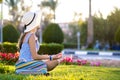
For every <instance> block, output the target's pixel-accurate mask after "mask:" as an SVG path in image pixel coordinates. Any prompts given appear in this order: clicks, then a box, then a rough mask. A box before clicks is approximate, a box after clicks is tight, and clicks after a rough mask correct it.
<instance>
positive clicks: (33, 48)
mask: <svg viewBox="0 0 120 80" xmlns="http://www.w3.org/2000/svg"><path fill="white" fill-rule="evenodd" d="M29 45H30V51H31V54H32V58H33V59H35V60H43V59H49V55H39V54H38V53H37V52H36V40H35V35H34V34H32V35H31V36H30V38H29Z"/></svg>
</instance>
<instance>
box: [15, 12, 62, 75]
mask: <svg viewBox="0 0 120 80" xmlns="http://www.w3.org/2000/svg"><path fill="white" fill-rule="evenodd" d="M40 19H41V15H40V12H27V13H25V14H24V15H23V18H22V22H23V23H24V33H23V35H22V36H21V37H20V40H19V49H20V56H19V60H18V61H17V62H16V73H17V74H47V71H51V70H53V69H54V68H55V67H56V66H57V65H58V64H59V63H60V58H61V57H62V54H61V53H59V54H56V55H39V54H38V53H37V51H38V50H39V43H38V40H37V37H36V35H35V33H36V31H37V28H39V24H40ZM48 35H49V34H48Z"/></svg>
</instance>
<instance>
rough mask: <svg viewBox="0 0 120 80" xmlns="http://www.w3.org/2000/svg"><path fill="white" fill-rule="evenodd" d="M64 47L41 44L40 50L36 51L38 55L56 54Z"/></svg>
mask: <svg viewBox="0 0 120 80" xmlns="http://www.w3.org/2000/svg"><path fill="white" fill-rule="evenodd" d="M63 48H64V46H63V45H62V44H57V43H49V44H45V43H44V44H41V45H40V50H39V51H38V53H39V54H49V55H51V54H57V53H59V52H61V51H62V49H63Z"/></svg>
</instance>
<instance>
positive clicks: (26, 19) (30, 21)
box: [22, 11, 41, 32]
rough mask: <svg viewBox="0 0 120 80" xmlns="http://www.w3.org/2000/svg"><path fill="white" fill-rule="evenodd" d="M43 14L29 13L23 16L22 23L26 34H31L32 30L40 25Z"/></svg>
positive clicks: (38, 12)
mask: <svg viewBox="0 0 120 80" xmlns="http://www.w3.org/2000/svg"><path fill="white" fill-rule="evenodd" d="M40 21H41V13H40V11H37V12H27V13H25V14H24V15H23V18H22V23H23V24H24V27H25V30H24V32H29V31H31V30H32V29H34V28H36V27H37V26H39V25H40Z"/></svg>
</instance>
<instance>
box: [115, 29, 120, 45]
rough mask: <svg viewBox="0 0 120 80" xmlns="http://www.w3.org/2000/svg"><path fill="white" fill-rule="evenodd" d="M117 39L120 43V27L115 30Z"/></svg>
mask: <svg viewBox="0 0 120 80" xmlns="http://www.w3.org/2000/svg"><path fill="white" fill-rule="evenodd" d="M115 41H116V42H119V43H120V27H118V29H117V31H116V32H115Z"/></svg>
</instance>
